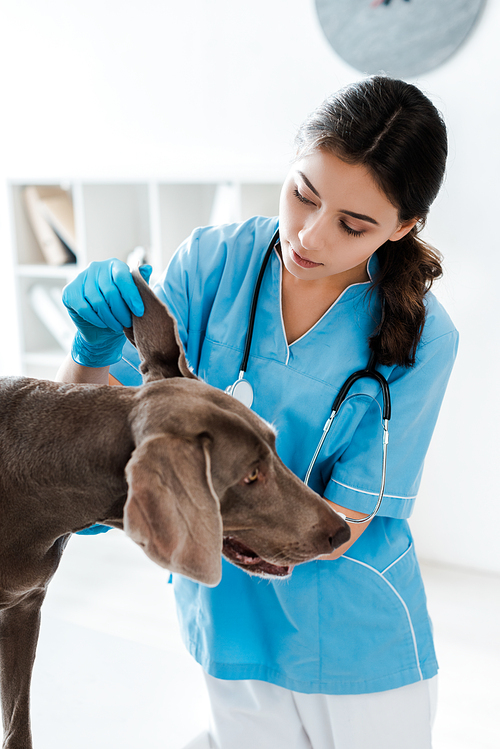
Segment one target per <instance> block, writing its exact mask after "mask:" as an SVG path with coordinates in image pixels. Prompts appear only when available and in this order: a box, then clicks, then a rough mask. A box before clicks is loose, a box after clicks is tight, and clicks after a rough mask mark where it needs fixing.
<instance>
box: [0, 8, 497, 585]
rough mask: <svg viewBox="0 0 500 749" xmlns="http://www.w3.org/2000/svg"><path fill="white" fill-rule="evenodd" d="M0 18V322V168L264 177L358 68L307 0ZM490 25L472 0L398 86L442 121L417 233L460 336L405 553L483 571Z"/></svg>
mask: <svg viewBox="0 0 500 749" xmlns="http://www.w3.org/2000/svg"><path fill="white" fill-rule="evenodd" d="M0 12H1V23H0V96H1V99H0V101H1V107H2V112H3V115H2V116H1V117H0V242H1V253H2V259H4V258H5V262H6V263H7V265H5V268H6V270H5V271H4V275H3V279H2V288H0V299H1V303H2V311H3V313H4V319H6V318H5V314H6V313H8V314H9V315H10V319H11V318H12V315H11V313H10V312H9V308H10V305H11V304H12V282H11V277H10V273H9V269H8V256H9V251H8V249H7V247H8V241H9V237H8V225H7V222H6V200H5V194H4V184H5V180H6V179H7V178H18V179H19V178H26V179H29V180H35V179H39V180H44V179H49V178H51V177H53V178H57V179H61V178H64V177H66V176H67V177H68V178H75V177H77V178H78V177H82V178H83V177H90V178H92V179H98V178H103V179H110V178H112V179H118V178H120V177H124V178H127V179H132V178H145V177H147V178H154V177H158V178H160V179H161V178H162V176H164V175H165V174H169V175H171V174H175V173H176V174H178V175H179V176H185V177H186V178H187V177H189V175H190V174H194V173H196V174H198V175H199V174H200V173H206V174H207V175H208V174H212V173H214V172H215V173H217V174H225V173H228V172H231V171H232V172H234V173H237V172H238V170H239V169H244V170H245V171H246V173H247V174H248V173H251V172H252V171H255V174H256V175H257V174H258V175H263V174H270V175H273V176H277V175H278V176H281V175H284V174H285V172H286V168H287V160H288V158H289V155H290V147H291V142H292V139H293V134H294V131H295V128H296V126H297V125H298V124H299V123H300V121H301V120H302V119H303V118H304V116H305V115H306V114H307V113H308V112H309V111H310V110H311V109H313V108H314V107H315V106H316V105H317V104H318V103H319V102H320V101H321V99H322V98H323V97H324V96H326V95H327V94H328V93H330V92H331V91H332V90H334V89H336V88H338V87H339V86H340V85H342V84H344V83H347V82H349V81H351V80H354V79H357V78H359V77H361V75H360V74H359V73H358V72H357V71H354V70H353V69H351V68H350V67H349V66H347V65H346V64H344V63H343V62H342V61H341V60H340V59H339V58H338V57H337V56H336V55H335V53H334V52H333V51H332V50H331V48H330V47H329V45H328V44H327V42H326V40H325V38H324V37H323V34H322V32H321V30H320V28H319V24H318V22H317V19H316V15H315V11H314V2H313V1H312V0H309V1H308V2H305V1H304V0H273V1H272V2H269V0H253V2H252V3H241V2H234V0H191V2H186V3H183V2H178V1H177V0H175V2H174V0H140V1H139V0H85V1H82V0H44V2H43V3H40V2H38V1H37V0H16V2H15V3H13V2H9V0H0ZM499 28H500V3H498V1H496V0H490V1H489V2H488V3H487V7H486V10H485V13H484V15H483V17H482V19H481V21H480V24H479V26H478V27H477V29H476V30H475V32H474V34H473V36H472V37H471V38H470V40H469V41H468V42H467V43H466V45H465V46H464V47H463V49H461V50H460V51H459V52H458V54H456V55H455V56H454V57H453V58H452V59H451V60H450V61H449V62H448V63H446V64H445V65H444V66H442V67H441V68H439V69H438V70H436V71H435V72H433V73H431V74H429V75H426V76H425V78H422V79H419V80H418V81H416V83H418V84H419V85H420V86H421V87H422V88H423V89H424V90H425V91H426V92H427V93H428V94H429V95H430V97H431V98H432V99H433V100H434V102H435V103H436V104H437V106H438V107H439V108H440V109H442V111H443V113H444V115H445V118H446V120H447V123H448V126H449V132H450V141H451V156H450V162H449V168H448V179H447V183H446V186H445V188H444V190H443V192H442V194H441V196H440V198H439V199H438V201H437V203H436V206H435V209H434V212H433V213H432V214H431V218H430V220H429V224H428V232H427V234H428V238H429V239H430V240H431V241H433V242H434V243H435V244H436V246H438V247H439V249H441V250H442V251H443V252H444V253H445V256H446V268H447V275H446V280H445V281H444V282H442V283H441V285H440V287H439V290H438V293H439V296H440V297H441V298H442V299H443V300H444V302H445V304H446V306H447V308H448V310H449V312H450V313H451V315H452V317H453V319H454V320H455V322H456V324H457V327H458V328H459V329H460V332H461V336H462V339H461V348H460V354H459V359H458V362H457V365H456V369H455V372H454V375H453V378H452V381H451V384H450V388H449V392H448V394H447V397H446V401H445V404H444V407H443V411H442V417H441V419H440V422H439V425H438V428H437V432H436V435H435V439H434V442H433V445H432V448H431V452H430V455H429V459H428V464H427V471H426V476H425V479H424V483H423V486H422V491H421V496H420V502H419V507H418V509H417V511H416V513H415V517H414V521H413V527H414V530H415V534H416V537H417V542H418V548H419V550H420V553H421V555H422V556H425V557H427V558H430V559H434V560H438V561H441V562H445V563H454V564H460V565H470V566H472V567H476V568H481V569H487V570H495V571H497V572H498V571H500V544H499V543H498V542H497V534H496V525H495V523H494V522H492V520H493V518H495V510H496V506H497V502H498V492H497V490H496V477H497V463H498V458H499V439H498V420H499V416H500V407H499V395H498V387H497V386H496V381H497V379H498V375H497V372H498V371H499V364H500V362H499V358H500V357H499V353H498V351H499V345H498V343H499V342H498V329H499V324H498V323H499V313H498V305H497V304H495V301H496V299H498V292H497V289H496V283H497V281H496V275H497V273H498V264H499V259H498V258H499V252H498V240H497V232H496V217H497V212H498V207H497V201H498V190H496V189H495V188H496V184H497V175H498V173H499V171H500V143H499V139H498V121H499V116H498V115H499V109H500V98H499V97H498V78H499V73H500V52H499V51H498V39H497V30H498V29H499ZM3 338H4V339H5V341H6V342H8V340H9V338H8V335H7V334H6V332H5V331H4V333H3ZM5 346H6V344H4V352H3V353H4V356H3V363H1V369H2V372H7V371H8V368H9V355H8V349H7V351H5ZM422 395H423V397H424V396H425V394H422ZM389 460H390V458H389ZM389 470H390V469H389ZM490 518H492V520H490ZM485 519H486V522H485Z"/></svg>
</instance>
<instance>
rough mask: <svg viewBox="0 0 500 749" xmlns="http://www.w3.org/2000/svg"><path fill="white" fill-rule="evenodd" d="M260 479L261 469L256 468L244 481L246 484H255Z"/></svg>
mask: <svg viewBox="0 0 500 749" xmlns="http://www.w3.org/2000/svg"><path fill="white" fill-rule="evenodd" d="M258 478H259V469H258V468H254V469H253V471H252V473H249V474H248V476H245V478H244V479H243V481H244V482H245V484H253V483H254V481H257V479H258Z"/></svg>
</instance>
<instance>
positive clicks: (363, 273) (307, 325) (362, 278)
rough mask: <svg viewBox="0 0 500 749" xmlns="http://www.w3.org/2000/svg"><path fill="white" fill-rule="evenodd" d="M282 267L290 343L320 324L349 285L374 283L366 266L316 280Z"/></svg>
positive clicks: (284, 310)
mask: <svg viewBox="0 0 500 749" xmlns="http://www.w3.org/2000/svg"><path fill="white" fill-rule="evenodd" d="M282 268H283V271H282V273H283V275H282V289H281V295H282V297H281V304H282V311H283V323H284V326H285V334H286V339H287V343H288V344H291V343H293V342H294V341H296V340H297V339H298V338H301V337H302V336H303V335H305V334H306V333H307V332H308V331H309V330H310V329H311V328H312V327H313V326H314V325H316V323H317V322H318V320H320V319H321V318H322V317H323V315H324V314H325V313H326V312H327V311H328V310H329V309H330V307H331V306H332V305H333V304H334V303H335V302H336V301H337V299H338V298H339V296H340V295H341V294H342V293H343V292H344V291H345V290H346V289H347V288H348V287H349V286H352V285H353V284H356V283H364V282H366V281H369V280H370V277H369V275H368V272H367V269H366V266H365V267H364V268H363V269H360V268H353V269H352V271H346V272H345V273H340V274H338V275H335V276H327V277H326V278H320V279H317V280H314V281H306V280H304V279H300V278H297V277H296V276H294V275H293V274H292V273H290V272H289V271H288V270H287V269H286V267H285V266H284V264H282Z"/></svg>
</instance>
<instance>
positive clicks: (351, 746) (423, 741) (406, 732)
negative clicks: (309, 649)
mask: <svg viewBox="0 0 500 749" xmlns="http://www.w3.org/2000/svg"><path fill="white" fill-rule="evenodd" d="M205 679H206V682H207V687H208V693H209V697H210V704H211V709H212V720H211V730H210V735H208V734H204V735H202V736H199V737H198V739H195V740H194V741H193V742H192V743H191V744H189V749H209V748H210V749H256V748H258V749H431V747H432V739H431V730H432V724H433V722H434V716H435V711H436V704H437V677H434V678H433V679H428V680H426V681H420V682H417V683H416V684H409V685H408V686H406V687H400V688H399V689H391V690H389V691H386V692H375V693H373V694H360V695H328V694H326V695H325V694H302V693H300V692H292V691H290V690H288V689H283V688H282V687H277V686H275V685H274V684H268V683H267V682H264V681H225V680H221V679H215V678H214V677H213V676H209V675H207V674H205ZM186 749H187V747H186Z"/></svg>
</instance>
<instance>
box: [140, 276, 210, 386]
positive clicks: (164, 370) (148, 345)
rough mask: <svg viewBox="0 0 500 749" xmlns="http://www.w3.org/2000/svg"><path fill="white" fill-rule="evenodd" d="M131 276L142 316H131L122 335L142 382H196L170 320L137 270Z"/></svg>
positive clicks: (177, 334)
mask: <svg viewBox="0 0 500 749" xmlns="http://www.w3.org/2000/svg"><path fill="white" fill-rule="evenodd" d="M132 276H133V278H134V281H135V285H136V286H137V288H138V289H139V293H140V295H141V298H142V301H143V303H144V314H143V316H142V317H136V316H135V315H132V328H125V335H126V336H127V338H128V339H129V341H130V342H131V343H133V344H134V346H135V347H136V349H137V351H138V352H139V356H140V357H141V366H140V370H141V374H142V376H143V378H144V382H152V381H153V380H163V379H165V378H168V377H190V378H194V379H197V378H196V375H194V374H193V373H192V372H191V370H190V369H189V365H188V363H187V360H186V356H185V354H184V349H183V348H182V343H181V340H180V338H179V332H178V330H177V322H176V321H175V318H174V316H173V315H172V313H171V312H170V310H169V309H168V308H167V307H166V305H165V304H163V302H162V301H160V299H158V297H157V296H156V294H155V293H154V292H153V291H152V289H150V288H149V286H148V284H147V283H146V281H145V280H144V279H143V277H142V276H141V274H140V273H139V271H138V270H134V271H132Z"/></svg>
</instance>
